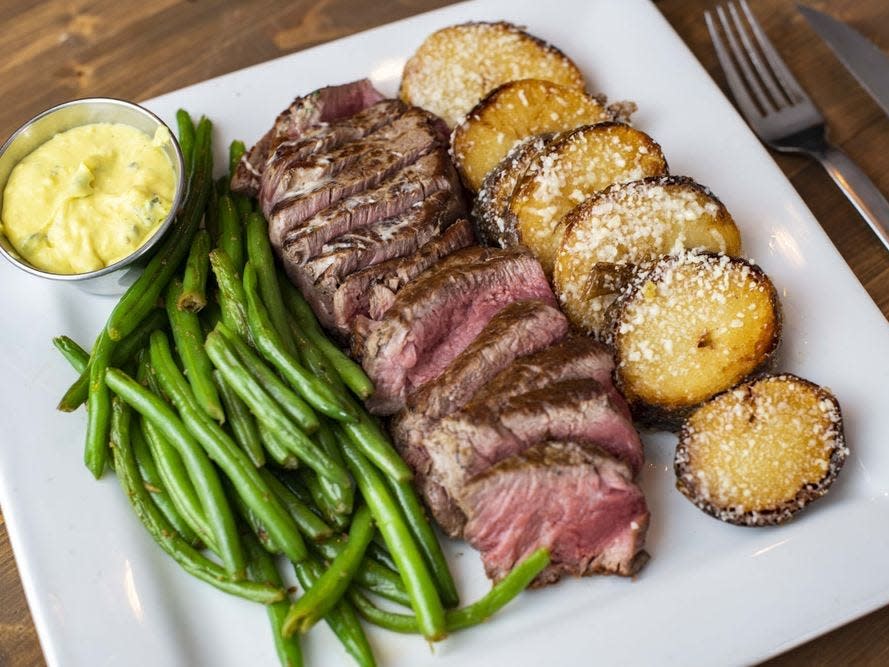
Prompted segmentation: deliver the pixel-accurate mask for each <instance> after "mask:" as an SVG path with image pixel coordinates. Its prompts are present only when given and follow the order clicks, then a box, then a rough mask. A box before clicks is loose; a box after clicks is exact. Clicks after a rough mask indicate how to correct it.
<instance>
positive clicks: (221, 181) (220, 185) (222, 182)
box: [215, 176, 231, 197]
mask: <svg viewBox="0 0 889 667" xmlns="http://www.w3.org/2000/svg"><path fill="white" fill-rule="evenodd" d="M215 188H216V193H217V194H218V195H219V196H220V197H221V196H222V195H228V194H231V189H230V188H229V181H228V176H220V177H219V178H217V179H216V183H215Z"/></svg>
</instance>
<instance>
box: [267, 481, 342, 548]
mask: <svg viewBox="0 0 889 667" xmlns="http://www.w3.org/2000/svg"><path fill="white" fill-rule="evenodd" d="M259 474H260V475H262V479H263V480H264V481H265V483H266V485H267V486H268V487H269V489H271V490H272V493H274V494H275V495H276V496H278V500H280V501H281V503H282V504H283V505H284V507H286V508H287V511H288V512H289V513H290V516H291V517H292V518H293V522H294V523H295V524H296V525H297V526H298V527H299V530H300V532H301V533H302V534H303V535H305V536H306V537H308V538H309V539H310V540H312V541H313V542H318V541H322V540H326V539H327V538H329V537H330V536H331V535H333V530H332V529H331V527H330V526H328V525H327V524H326V523H324V521H322V520H321V519H320V518H319V517H318V516H317V515H316V514H315V513H314V512H312V510H310V509H309V508H308V507H307V506H306V505H305V503H303V502H302V501H301V500H300V499H299V498H297V497H296V496H295V495H294V494H293V493H291V491H290V489H288V488H287V487H286V486H285V485H284V484H282V483H281V480H279V479H278V478H277V477H275V475H273V474H272V473H271V472H270V471H268V470H260V471H259Z"/></svg>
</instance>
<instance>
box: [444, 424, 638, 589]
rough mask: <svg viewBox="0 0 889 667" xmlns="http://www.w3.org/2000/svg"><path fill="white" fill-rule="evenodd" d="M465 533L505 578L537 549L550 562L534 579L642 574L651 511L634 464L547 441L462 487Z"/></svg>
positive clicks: (490, 568)
mask: <svg viewBox="0 0 889 667" xmlns="http://www.w3.org/2000/svg"><path fill="white" fill-rule="evenodd" d="M462 503H463V506H464V507H465V508H466V512H467V516H468V521H467V523H466V528H465V530H464V536H465V538H466V539H467V540H468V541H469V543H470V544H471V545H472V546H473V547H475V548H476V549H478V550H479V551H481V554H482V560H483V561H484V564H485V570H486V571H487V573H488V576H489V577H491V578H493V579H500V578H502V577H503V576H504V575H506V574H507V573H508V572H509V571H510V570H511V569H512V567H513V566H514V565H515V564H516V563H518V562H519V561H521V560H522V559H523V558H525V557H526V556H528V555H530V554H531V553H532V552H533V551H535V550H536V549H539V548H541V547H547V548H549V550H550V557H551V559H552V560H551V563H550V565H549V567H547V569H546V570H544V571H543V572H542V573H541V574H540V575H539V576H538V577H537V579H536V580H535V582H534V584H535V585H538V586H540V585H544V584H547V583H551V582H553V581H556V580H558V579H559V578H560V577H561V576H562V575H563V574H568V575H574V576H582V575H585V574H593V573H599V572H601V573H611V574H621V575H632V574H635V573H636V572H637V571H638V569H639V568H640V567H641V566H642V565H643V564H644V563H645V561H646V560H647V559H648V555H647V554H646V553H645V552H644V551H642V545H643V543H644V540H645V533H646V530H647V528H648V520H649V512H648V507H647V506H646V503H645V497H644V496H643V495H642V491H641V490H640V489H639V487H637V486H636V485H635V484H633V482H632V476H631V474H630V471H629V470H628V468H627V466H626V465H625V464H624V463H621V462H619V461H617V460H615V459H614V458H612V457H611V456H608V455H607V454H605V453H604V452H602V451H601V450H598V449H597V448H595V447H588V446H584V445H581V444H578V443H573V442H552V441H551V442H544V443H540V444H536V445H534V446H532V447H530V448H528V449H526V450H525V451H523V452H522V453H521V454H519V455H517V456H514V457H511V458H508V459H505V460H503V461H501V462H500V463H498V464H496V465H495V466H493V467H491V468H489V469H488V470H487V471H485V473H484V474H482V475H480V476H478V477H477V478H475V479H474V480H472V481H471V482H470V483H469V484H468V485H467V486H466V488H465V489H464V491H463V498H462Z"/></svg>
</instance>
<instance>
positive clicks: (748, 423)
mask: <svg viewBox="0 0 889 667" xmlns="http://www.w3.org/2000/svg"><path fill="white" fill-rule="evenodd" d="M848 454H849V450H848V449H847V448H846V445H845V439H844V436H843V420H842V416H841V413H840V405H839V403H838V402H837V400H836V398H835V397H834V396H833V395H832V394H831V393H830V392H829V391H827V390H826V389H823V388H822V387H819V386H818V385H815V384H812V383H811V382H809V381H807V380H803V379H801V378H798V377H796V376H794V375H787V374H785V375H776V376H771V377H763V378H760V379H757V380H754V381H752V382H749V383H747V384H743V385H741V386H739V387H736V388H735V389H732V390H730V391H727V392H725V393H723V394H720V395H719V396H717V397H716V398H714V399H712V400H710V401H708V402H707V403H705V404H704V405H702V406H701V407H700V408H698V409H697V410H696V411H695V412H694V413H693V414H692V415H691V416H689V418H688V421H686V423H685V425H684V426H683V428H682V432H681V434H680V437H679V445H678V447H677V448H676V456H675V460H674V469H675V471H676V488H678V489H679V491H681V492H682V493H683V494H684V495H685V496H686V497H688V499H689V500H691V501H692V502H693V503H694V504H695V505H697V506H698V507H699V508H701V509H702V510H704V511H705V512H707V513H708V514H711V515H713V516H715V517H716V518H717V519H720V520H722V521H727V522H729V523H734V524H739V525H745V526H762V525H768V524H776V523H783V522H784V521H787V520H788V519H790V518H791V517H792V516H793V515H794V514H796V513H797V512H798V511H799V510H801V509H802V508H803V507H805V506H806V505H807V504H808V503H810V502H812V501H813V500H816V499H817V498H820V497H821V496H823V495H824V494H825V493H827V491H828V489H829V488H830V485H831V484H833V481H834V480H835V479H836V476H837V474H838V473H839V471H840V469H841V468H842V467H843V463H844V462H845V460H846V457H847V456H848Z"/></svg>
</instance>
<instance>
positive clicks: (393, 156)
mask: <svg viewBox="0 0 889 667" xmlns="http://www.w3.org/2000/svg"><path fill="white" fill-rule="evenodd" d="M442 145H443V143H442V139H441V135H440V133H439V132H438V128H437V121H436V119H435V118H434V117H433V116H431V115H430V114H428V113H427V112H425V111H423V110H422V109H415V108H414V109H410V110H409V111H407V112H406V113H405V114H404V115H402V116H400V117H399V118H397V119H396V120H395V121H394V122H393V123H392V124H390V125H387V126H385V127H383V128H382V129H380V130H378V131H377V132H375V133H373V134H371V135H369V136H368V137H366V138H365V139H364V140H362V141H356V142H353V143H349V144H346V145H345V146H342V147H341V148H339V149H337V150H336V151H335V152H334V153H330V154H324V155H316V156H313V157H312V158H310V159H309V160H307V161H305V162H302V163H299V164H298V165H295V166H292V167H290V168H289V169H288V170H287V173H286V174H284V175H282V176H281V178H280V181H279V185H278V188H277V190H276V191H275V192H273V193H269V192H267V191H263V193H262V194H263V199H262V201H261V205H262V208H263V211H264V212H265V214H266V216H267V217H268V219H269V235H270V237H271V240H272V245H274V246H275V247H276V248H281V246H282V244H283V241H284V236H285V235H286V234H288V232H291V231H293V230H296V229H298V228H299V227H300V226H301V225H302V223H304V222H305V221H306V220H308V219H309V218H311V217H312V216H313V215H315V214H316V213H318V212H319V211H321V210H322V209H325V208H327V207H328V206H331V205H333V204H335V203H337V202H338V201H340V200H341V199H343V198H345V197H348V196H350V195H354V194H358V193H360V192H364V191H365V190H367V189H369V188H374V187H376V186H377V185H379V184H380V183H382V182H383V181H385V180H386V179H388V178H389V177H391V176H392V175H394V174H396V173H398V172H399V171H400V170H401V169H402V168H404V167H406V166H407V165H410V164H412V163H413V162H415V161H416V160H417V158H419V157H420V156H421V155H425V154H426V153H430V152H432V151H433V150H435V149H436V148H440V147H441V146H442ZM424 196H425V194H424ZM415 201H416V200H415ZM386 217H388V216H386ZM338 235H339V234H335V233H334V234H332V235H330V236H328V237H327V238H325V239H324V240H323V241H322V243H324V242H325V241H328V240H330V239H331V238H334V237H335V236H338Z"/></svg>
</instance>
